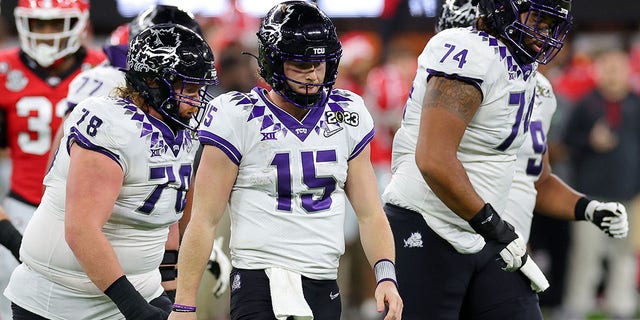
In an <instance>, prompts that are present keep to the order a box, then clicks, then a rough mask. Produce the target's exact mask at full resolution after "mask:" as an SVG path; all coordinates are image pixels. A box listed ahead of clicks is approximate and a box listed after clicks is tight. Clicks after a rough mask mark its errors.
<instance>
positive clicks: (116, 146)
mask: <svg viewBox="0 0 640 320" xmlns="http://www.w3.org/2000/svg"><path fill="white" fill-rule="evenodd" d="M114 101H115V100H113V99H109V98H106V97H102V98H97V97H96V98H89V99H86V100H83V101H82V102H81V103H80V104H78V106H77V107H76V108H75V109H74V110H73V112H71V114H70V115H69V118H68V119H67V120H66V121H65V136H66V137H67V139H66V140H65V141H66V142H67V152H69V151H70V148H71V145H72V144H74V143H76V144H78V145H79V146H80V147H82V148H85V149H89V150H93V151H96V152H100V153H102V154H104V155H106V156H107V157H109V158H111V159H113V160H114V161H116V162H117V163H118V164H119V165H120V167H122V168H123V170H124V169H125V163H126V161H125V152H124V150H125V147H126V146H127V145H128V143H129V141H130V139H131V137H133V136H134V133H132V132H131V130H129V128H126V127H125V125H124V124H127V123H130V122H129V121H122V120H123V119H122V117H119V116H118V113H117V111H118V110H120V108H115V107H114V106H113V105H111V103H113V102H114Z"/></svg>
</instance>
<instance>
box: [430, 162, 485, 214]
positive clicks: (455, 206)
mask: <svg viewBox="0 0 640 320" xmlns="http://www.w3.org/2000/svg"><path fill="white" fill-rule="evenodd" d="M420 172H421V173H422V176H423V177H424V179H425V181H426V182H427V184H428V185H429V187H430V188H431V190H433V192H434V193H435V194H436V196H438V198H439V199H440V200H441V201H442V202H443V203H444V204H445V205H446V206H447V207H448V208H449V209H451V210H452V211H453V212H454V213H455V214H457V215H458V216H460V217H461V218H463V219H465V220H467V221H468V220H470V219H471V218H473V216H474V215H475V214H476V213H478V211H479V210H480V209H481V208H482V207H483V206H484V203H485V202H484V200H483V199H482V198H480V196H479V195H478V194H477V193H476V191H475V189H474V188H473V186H472V185H471V182H470V180H469V176H467V173H466V171H465V170H464V167H463V166H462V164H461V163H460V161H459V160H458V159H457V158H453V159H436V160H433V161H431V162H428V163H425V164H424V165H423V166H421V167H420Z"/></svg>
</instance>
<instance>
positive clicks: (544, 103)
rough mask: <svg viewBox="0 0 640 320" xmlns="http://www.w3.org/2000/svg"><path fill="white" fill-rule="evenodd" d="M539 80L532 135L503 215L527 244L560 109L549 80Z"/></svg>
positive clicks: (520, 158)
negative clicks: (549, 140)
mask: <svg viewBox="0 0 640 320" xmlns="http://www.w3.org/2000/svg"><path fill="white" fill-rule="evenodd" d="M536 81H537V84H536V102H535V104H534V106H533V112H532V113H531V121H530V122H529V135H527V139H526V140H525V142H524V144H522V147H521V148H520V151H518V160H517V162H516V173H515V175H514V176H513V183H512V185H511V190H509V201H508V203H507V208H506V209H505V211H504V213H503V214H502V217H503V218H504V219H505V220H507V221H509V223H511V224H512V225H513V226H514V227H515V228H516V232H517V233H518V235H519V236H520V237H521V238H522V239H523V240H524V241H525V242H528V241H529V235H530V231H531V219H532V218H533V209H534V208H535V205H536V194H537V191H536V187H535V185H534V183H535V182H536V181H538V178H539V177H540V173H541V172H542V155H543V154H544V153H545V152H546V151H547V143H546V137H547V133H548V132H549V126H551V118H552V117H553V113H554V112H555V111H556V106H557V101H556V97H555V95H554V93H553V89H552V87H551V83H550V82H549V80H547V78H545V77H544V76H543V75H542V74H540V73H537V75H536Z"/></svg>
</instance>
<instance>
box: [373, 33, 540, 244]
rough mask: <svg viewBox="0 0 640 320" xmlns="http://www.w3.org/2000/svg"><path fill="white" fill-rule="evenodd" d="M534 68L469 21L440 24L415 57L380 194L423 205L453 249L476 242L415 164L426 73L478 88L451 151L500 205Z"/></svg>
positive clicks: (528, 108)
mask: <svg viewBox="0 0 640 320" xmlns="http://www.w3.org/2000/svg"><path fill="white" fill-rule="evenodd" d="M536 68H537V65H536V64H530V65H519V64H518V63H517V62H516V60H515V58H514V57H513V56H512V55H511V53H510V52H509V50H508V49H507V47H506V46H505V45H504V44H503V43H502V42H500V41H499V40H498V39H496V38H495V37H493V36H490V35H489V34H487V33H485V32H481V31H478V30H475V29H473V28H471V27H470V28H453V29H447V30H444V31H442V32H440V33H438V34H436V35H435V36H434V37H433V38H431V39H430V41H429V43H427V45H426V47H425V49H424V51H423V52H422V54H421V55H420V56H419V57H418V71H417V73H416V78H415V80H414V82H413V89H412V92H411V95H410V97H409V99H408V101H407V104H406V107H405V108H406V109H405V114H404V117H403V121H402V126H401V128H400V129H399V130H398V132H397V133H396V136H395V138H394V145H393V160H392V167H393V171H394V177H393V179H392V181H391V183H390V185H389V186H388V187H387V189H386V192H385V194H384V199H385V201H388V202H391V203H394V204H396V205H400V206H403V207H406V208H409V209H413V210H416V211H417V212H421V213H423V216H424V217H425V220H426V221H427V223H428V224H429V226H430V227H431V228H432V229H434V230H435V231H436V232H438V233H439V234H440V236H442V237H443V238H445V239H447V240H449V242H451V243H452V244H453V245H454V247H456V249H458V251H460V252H476V251H477V250H479V249H480V248H482V246H483V245H484V242H483V241H482V239H481V237H480V236H479V235H477V234H476V233H475V232H473V230H472V229H471V228H470V226H469V224H468V223H467V222H466V221H464V220H463V219H462V218H460V217H458V216H457V215H456V214H455V213H453V212H452V211H451V210H449V209H448V208H447V206H446V205H444V203H442V202H441V201H440V200H439V199H438V197H437V196H435V194H434V193H433V192H432V191H431V189H430V188H429V186H428V185H427V184H426V182H425V181H424V179H422V176H421V174H420V172H419V170H418V168H417V166H416V165H415V159H414V157H415V147H416V143H417V139H418V132H419V127H420V115H421V113H422V103H423V100H424V95H425V91H426V87H427V79H428V78H429V77H432V76H443V77H447V78H453V79H458V80H461V81H465V82H467V83H470V84H472V85H474V86H475V87H477V88H478V89H479V90H480V91H481V92H482V98H483V99H482V102H481V105H480V107H479V108H478V110H477V112H476V114H475V116H474V117H473V119H472V120H471V121H470V122H469V124H468V125H467V128H466V130H465V132H464V135H463V137H462V140H461V141H460V145H459V147H458V152H457V157H458V159H459V160H460V162H461V163H462V165H463V166H464V167H465V170H466V171H467V175H468V176H469V179H470V181H471V183H472V185H473V187H474V190H475V191H476V192H477V193H478V194H479V195H480V197H482V199H483V200H484V201H485V202H489V203H491V204H492V205H493V207H494V208H495V209H496V210H497V211H498V213H501V212H502V211H503V210H504V208H505V205H506V195H507V194H508V191H509V187H510V185H511V180H512V177H513V171H514V162H515V160H516V154H517V151H518V149H519V148H520V146H521V145H522V143H523V142H524V138H525V135H526V134H527V131H528V126H529V119H530V117H531V112H532V108H533V103H534V92H535V76H534V73H536ZM451 224H453V225H454V226H455V227H454V228H451V227H450V225H451ZM459 230H462V231H459Z"/></svg>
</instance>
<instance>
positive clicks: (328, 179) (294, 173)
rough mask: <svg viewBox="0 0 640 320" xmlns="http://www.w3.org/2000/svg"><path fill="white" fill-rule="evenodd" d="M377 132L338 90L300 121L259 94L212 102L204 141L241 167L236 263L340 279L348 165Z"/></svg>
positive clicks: (356, 100) (233, 209)
mask: <svg viewBox="0 0 640 320" xmlns="http://www.w3.org/2000/svg"><path fill="white" fill-rule="evenodd" d="M373 132H374V131H373V120H372V118H371V116H370V114H369V113H368V111H367V109H366V107H365V106H364V103H363V102H362V98H360V97H359V96H357V95H355V94H353V93H351V92H348V91H343V90H333V91H332V92H331V94H330V96H329V100H328V102H327V103H326V104H325V106H324V107H318V108H312V109H310V110H309V112H308V114H307V115H306V116H305V118H304V119H303V120H302V121H298V120H297V119H295V118H293V117H292V116H291V115H289V114H288V113H286V112H284V111H283V110H282V109H280V108H279V107H277V106H276V105H274V104H272V103H271V102H270V101H269V100H268V98H267V97H266V91H264V90H263V89H260V88H254V89H253V91H251V92H249V93H239V92H230V93H227V94H224V95H221V96H219V97H217V98H216V99H215V100H213V101H212V102H211V103H210V105H209V106H208V110H207V115H206V116H205V119H204V121H203V125H202V126H201V128H200V131H199V137H200V141H201V143H202V144H204V145H212V146H215V147H218V148H220V149H221V150H222V151H224V152H225V153H226V154H227V156H228V157H229V159H231V161H232V162H234V163H235V164H236V165H238V168H239V171H238V177H237V179H236V182H235V185H234V186H233V189H232V192H231V198H230V201H229V209H230V214H231V221H232V225H231V227H232V236H231V242H230V247H231V249H232V261H233V265H234V266H235V267H237V268H246V269H264V268H268V267H273V266H280V267H283V266H286V267H287V268H288V269H290V270H292V271H295V272H298V273H300V274H303V275H305V276H307V277H310V278H312V279H335V278H336V272H337V267H338V259H339V257H340V255H341V254H342V253H343V252H344V236H343V224H344V215H345V201H346V200H345V193H344V185H345V181H346V179H347V169H348V161H349V160H351V159H353V158H355V157H356V156H358V154H360V152H361V151H362V150H363V149H364V148H365V147H366V146H367V144H368V143H369V141H370V140H371V138H372V137H373Z"/></svg>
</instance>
